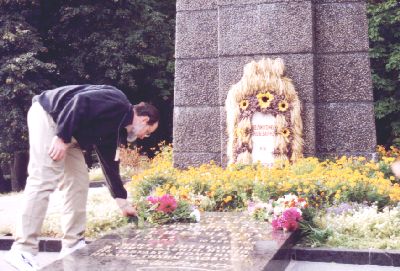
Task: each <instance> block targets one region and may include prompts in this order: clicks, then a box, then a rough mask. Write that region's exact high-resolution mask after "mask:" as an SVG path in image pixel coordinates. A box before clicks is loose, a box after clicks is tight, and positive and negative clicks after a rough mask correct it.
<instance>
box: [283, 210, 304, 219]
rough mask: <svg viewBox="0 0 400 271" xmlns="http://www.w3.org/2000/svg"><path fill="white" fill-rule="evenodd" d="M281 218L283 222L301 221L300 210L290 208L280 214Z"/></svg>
mask: <svg viewBox="0 0 400 271" xmlns="http://www.w3.org/2000/svg"><path fill="white" fill-rule="evenodd" d="M282 218H283V220H285V221H289V220H290V221H291V220H293V221H299V220H301V213H300V210H299V209H298V208H295V207H292V208H289V209H286V210H285V211H284V212H283V214H282Z"/></svg>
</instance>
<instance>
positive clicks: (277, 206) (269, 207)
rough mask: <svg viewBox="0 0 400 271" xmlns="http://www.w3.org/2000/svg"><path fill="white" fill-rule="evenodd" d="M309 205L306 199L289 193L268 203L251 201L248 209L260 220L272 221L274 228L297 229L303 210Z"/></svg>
mask: <svg viewBox="0 0 400 271" xmlns="http://www.w3.org/2000/svg"><path fill="white" fill-rule="evenodd" d="M307 206H308V205H307V201H306V200H305V199H303V198H300V197H297V196H296V195H293V194H287V195H285V196H284V197H281V198H278V199H277V200H270V201H269V202H268V203H265V202H250V203H249V205H248V211H249V213H250V215H252V216H253V217H254V218H256V219H258V220H264V221H269V222H271V225H272V228H273V229H274V230H284V231H295V230H297V229H298V228H299V222H300V221H301V220H302V219H303V217H302V210H303V209H305V208H307Z"/></svg>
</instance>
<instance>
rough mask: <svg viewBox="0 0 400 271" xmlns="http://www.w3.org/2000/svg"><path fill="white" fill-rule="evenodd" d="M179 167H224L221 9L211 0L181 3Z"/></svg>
mask: <svg viewBox="0 0 400 271" xmlns="http://www.w3.org/2000/svg"><path fill="white" fill-rule="evenodd" d="M175 57H176V62H175V91H174V129H173V139H174V142H173V144H174V164H175V165H176V166H179V167H185V166H188V165H199V164H202V163H208V162H209V161H210V160H214V161H216V162H217V163H220V155H221V149H220V148H221V139H220V134H221V128H220V121H221V120H220V113H219V112H220V104H219V99H218V10H217V6H216V3H215V2H214V1H210V0H203V1H200V0H178V1H177V14H176V47H175Z"/></svg>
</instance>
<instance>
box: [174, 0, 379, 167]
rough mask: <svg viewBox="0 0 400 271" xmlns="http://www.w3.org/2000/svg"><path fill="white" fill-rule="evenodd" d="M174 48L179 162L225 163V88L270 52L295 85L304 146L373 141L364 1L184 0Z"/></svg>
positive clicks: (317, 148)
mask: <svg viewBox="0 0 400 271" xmlns="http://www.w3.org/2000/svg"><path fill="white" fill-rule="evenodd" d="M175 50H176V52H175V57H176V71H175V92H174V95H175V96H174V99H175V101H174V103H175V108H174V132H173V138H174V163H175V165H176V166H179V167H186V166H189V165H199V164H201V163H207V162H209V161H210V160H214V161H216V162H217V163H219V164H222V165H224V164H226V140H227V135H226V118H225V109H224V102H225V98H226V95H227V93H228V90H229V88H230V86H231V85H232V84H235V83H236V82H237V81H239V80H240V78H241V77H242V72H243V66H244V65H245V64H246V63H248V62H250V61H252V60H259V59H261V58H262V57H270V58H276V57H281V58H283V59H284V61H285V64H286V69H287V76H288V77H290V78H291V79H292V80H293V82H294V84H295V86H296V90H297V91H298V93H299V97H300V99H301V101H302V107H303V111H302V115H303V123H304V139H305V146H304V152H305V155H307V156H310V155H327V154H335V153H337V154H339V153H346V154H352V153H354V154H368V153H372V152H373V151H374V147H375V144H376V140H375V126H374V116H373V104H372V88H371V78H370V68H369V59H368V37H367V17H366V6H365V3H364V2H363V1H347V0H346V1H341V0H336V1H328V0H313V1H311V0H177V17H176V49H175Z"/></svg>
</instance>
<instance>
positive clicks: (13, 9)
mask: <svg viewBox="0 0 400 271" xmlns="http://www.w3.org/2000/svg"><path fill="white" fill-rule="evenodd" d="M38 7H39V3H38V1H0V105H1V106H0V115H1V116H2V117H1V118H0V138H1V140H0V162H1V163H2V165H3V168H4V167H5V165H6V164H8V163H9V161H12V162H11V168H13V169H15V170H16V171H14V172H15V174H12V175H13V176H12V177H13V178H14V181H15V183H16V187H17V190H20V188H21V187H22V188H23V184H22V185H21V184H20V183H21V182H25V180H24V178H26V177H25V176H26V162H23V161H21V159H24V160H27V158H26V155H24V154H18V153H26V152H27V149H28V132H27V125H26V114H27V111H28V109H29V106H30V105H31V100H32V97H33V95H34V94H37V93H40V92H41V91H42V90H44V89H47V88H51V87H52V86H54V85H53V84H52V82H51V80H49V78H51V76H52V75H53V74H54V73H55V71H56V65H55V64H51V63H45V62H43V61H42V60H41V59H42V56H43V55H44V54H46V52H47V48H46V47H44V46H43V42H42V39H41V37H40V35H39V33H38V31H37V29H36V27H35V25H34V23H33V22H35V21H37V17H36V16H37V8H38ZM15 165H21V166H22V168H15ZM20 174H21V175H20Z"/></svg>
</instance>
